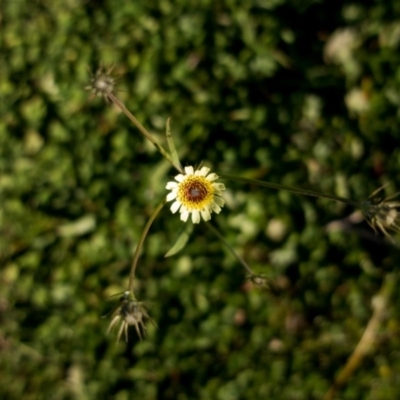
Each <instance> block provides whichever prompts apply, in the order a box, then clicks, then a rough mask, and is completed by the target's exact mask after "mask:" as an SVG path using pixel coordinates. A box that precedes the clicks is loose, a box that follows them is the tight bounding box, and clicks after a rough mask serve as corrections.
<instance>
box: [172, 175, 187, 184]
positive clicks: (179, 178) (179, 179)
mask: <svg viewBox="0 0 400 400" xmlns="http://www.w3.org/2000/svg"><path fill="white" fill-rule="evenodd" d="M185 178H186V177H185V175H182V174H178V175H177V176H176V177H175V180H176V181H178V182H182V181H183V180H184V179H185Z"/></svg>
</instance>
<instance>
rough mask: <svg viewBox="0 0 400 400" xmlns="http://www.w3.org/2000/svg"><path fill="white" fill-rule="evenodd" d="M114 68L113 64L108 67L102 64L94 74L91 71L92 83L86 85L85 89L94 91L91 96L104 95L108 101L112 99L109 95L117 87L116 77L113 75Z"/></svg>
mask: <svg viewBox="0 0 400 400" xmlns="http://www.w3.org/2000/svg"><path fill="white" fill-rule="evenodd" d="M113 68H114V67H113V66H112V67H109V68H107V69H106V68H104V67H103V66H100V67H99V68H98V70H97V71H96V72H95V73H94V74H93V73H90V84H89V85H88V86H86V87H85V90H88V91H90V92H92V96H91V98H92V97H94V96H99V97H104V98H105V100H106V101H107V102H109V101H110V99H109V95H110V94H112V93H113V92H114V89H115V79H114V78H113V77H112V76H111V72H112V70H113Z"/></svg>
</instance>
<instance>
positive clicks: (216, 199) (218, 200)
mask: <svg viewBox="0 0 400 400" xmlns="http://www.w3.org/2000/svg"><path fill="white" fill-rule="evenodd" d="M214 203H216V204H218V205H219V206H221V207H223V206H224V204H225V200H224V199H223V198H222V197H218V196H214Z"/></svg>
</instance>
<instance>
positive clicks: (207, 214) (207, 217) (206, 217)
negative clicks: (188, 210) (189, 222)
mask: <svg viewBox="0 0 400 400" xmlns="http://www.w3.org/2000/svg"><path fill="white" fill-rule="evenodd" d="M200 212H201V216H202V217H203V219H204V221H209V220H210V219H211V214H210V211H208V209H207V208H205V209H204V210H201V211H200Z"/></svg>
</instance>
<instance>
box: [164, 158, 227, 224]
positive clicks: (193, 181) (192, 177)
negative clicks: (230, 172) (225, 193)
mask: <svg viewBox="0 0 400 400" xmlns="http://www.w3.org/2000/svg"><path fill="white" fill-rule="evenodd" d="M209 171H210V168H207V167H202V168H200V169H198V170H196V171H194V169H193V167H191V166H189V167H185V174H179V175H177V176H175V180H176V182H174V181H172V182H168V183H167V186H166V189H168V190H170V191H171V193H169V194H168V196H167V201H171V200H175V201H174V202H173V203H172V206H171V211H172V213H173V214H175V213H176V212H177V211H178V210H179V212H180V214H181V220H182V221H187V219H188V218H189V214H192V221H193V223H194V224H198V223H199V222H200V219H201V217H202V218H203V219H204V221H208V220H210V219H211V213H212V212H213V211H214V212H215V213H217V214H219V213H220V211H221V207H223V206H224V204H225V201H224V199H223V198H222V197H221V195H222V190H225V185H224V184H223V183H215V182H214V181H215V180H217V179H218V175H217V174H215V173H211V174H209V173H208V172H209Z"/></svg>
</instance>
